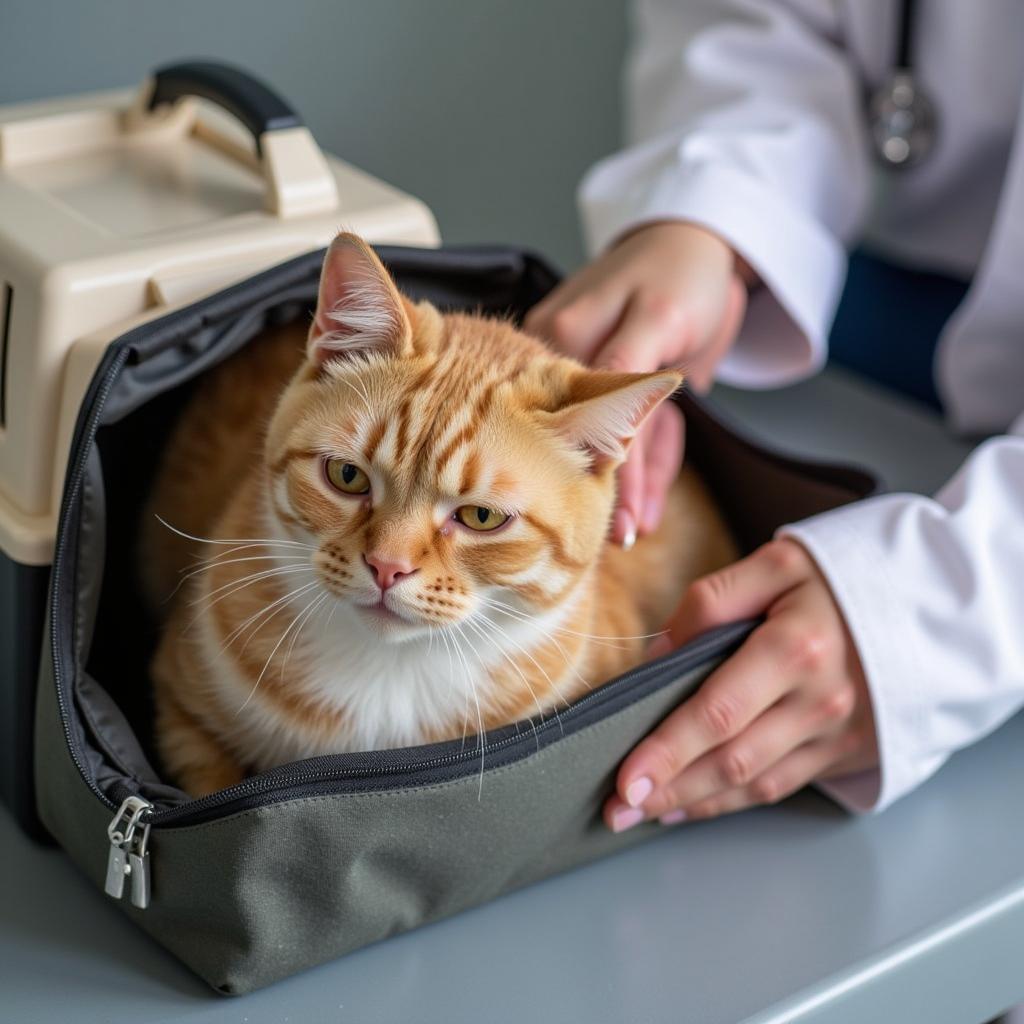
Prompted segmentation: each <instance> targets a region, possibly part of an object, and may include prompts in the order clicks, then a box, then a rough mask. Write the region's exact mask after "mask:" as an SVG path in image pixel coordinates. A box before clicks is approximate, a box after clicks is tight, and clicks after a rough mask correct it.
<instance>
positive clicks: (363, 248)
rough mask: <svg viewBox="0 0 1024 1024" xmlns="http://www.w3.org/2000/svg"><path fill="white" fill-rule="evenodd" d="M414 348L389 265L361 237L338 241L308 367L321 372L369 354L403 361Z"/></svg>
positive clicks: (323, 281)
mask: <svg viewBox="0 0 1024 1024" xmlns="http://www.w3.org/2000/svg"><path fill="white" fill-rule="evenodd" d="M411 348H412V327H411V325H410V323H409V317H408V316H407V315H406V311H405V303H404V302H403V300H402V296H401V295H400V294H399V291H398V288H397V287H396V286H395V282H394V281H393V280H392V277H391V275H390V274H389V273H388V271H387V269H386V268H385V266H384V264H383V263H381V261H380V259H379V258H378V257H377V254H376V253H375V252H374V251H373V249H371V248H370V247H369V246H368V245H367V244H366V242H364V241H363V240H362V239H361V238H360V237H359V236H358V235H353V234H350V233H347V232H346V233H344V234H340V235H338V237H337V238H335V239H334V241H333V242H332V243H331V246H330V248H329V249H328V250H327V255H326V256H325V257H324V266H323V270H322V271H321V274H320V294H319V295H318V297H317V304H316V315H315V316H314V319H313V324H312V326H311V327H310V329H309V340H308V342H307V345H306V354H307V356H308V357H309V361H310V362H311V363H313V365H314V366H317V367H320V366H323V365H324V363H327V362H330V361H332V360H335V359H345V358H348V357H350V356H353V355H357V354H364V353H379V354H380V355H389V356H402V355H406V354H408V352H409V351H410V350H411Z"/></svg>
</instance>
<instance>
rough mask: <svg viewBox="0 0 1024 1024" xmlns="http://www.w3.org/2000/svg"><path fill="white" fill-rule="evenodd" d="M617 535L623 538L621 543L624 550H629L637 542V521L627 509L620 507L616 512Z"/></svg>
mask: <svg viewBox="0 0 1024 1024" xmlns="http://www.w3.org/2000/svg"><path fill="white" fill-rule="evenodd" d="M615 535H616V536H618V537H621V538H622V540H621V541H619V543H620V544H621V545H622V550H623V551H629V550H630V549H631V548H632V547H633V545H634V544H635V543H636V521H635V520H634V519H633V514H632V513H631V512H629V511H628V510H627V509H624V508H620V509H619V511H618V512H616V513H615Z"/></svg>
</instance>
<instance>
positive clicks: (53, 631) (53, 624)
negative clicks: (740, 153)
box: [50, 346, 128, 810]
mask: <svg viewBox="0 0 1024 1024" xmlns="http://www.w3.org/2000/svg"><path fill="white" fill-rule="evenodd" d="M127 359H128V348H127V346H125V347H124V348H122V349H121V350H120V351H119V352H118V353H117V355H116V356H115V357H114V358H113V360H112V362H111V364H110V366H109V367H108V368H107V370H106V372H105V373H104V376H103V380H102V382H101V384H100V386H99V390H98V391H97V392H96V397H95V399H94V400H93V406H92V412H91V413H90V414H89V419H88V420H87V421H86V426H85V429H84V430H83V432H82V435H81V437H80V438H79V442H78V443H79V445H80V447H79V449H78V451H77V453H76V456H77V461H76V462H75V465H74V468H73V470H72V475H71V478H70V480H69V482H68V485H67V490H66V496H65V500H64V505H63V509H62V511H61V516H60V520H59V524H58V528H57V547H56V549H55V551H54V558H53V578H52V579H51V580H50V594H51V597H50V655H51V657H52V658H53V674H54V683H55V684H56V685H55V689H56V691H57V708H58V710H59V711H60V721H61V726H62V727H63V729H64V740H65V742H66V744H67V747H68V751H69V752H70V754H71V760H72V761H73V762H74V764H75V767H76V768H77V769H78V772H79V774H80V775H81V776H82V778H83V779H84V780H85V783H86V785H87V786H88V787H89V789H91V790H92V792H93V793H94V794H95V795H96V796H97V797H99V799H100V800H102V801H103V803H104V804H106V806H107V807H109V808H110V809H111V810H116V809H117V804H115V803H114V801H113V800H111V799H110V798H109V797H108V796H107V795H106V794H105V793H104V792H103V790H101V789H100V788H99V786H97V785H96V782H95V780H94V779H93V778H92V776H91V775H90V773H89V772H87V771H86V768H85V764H84V763H83V761H82V759H81V757H80V756H79V753H78V748H77V746H76V744H75V743H74V739H73V737H72V735H71V716H70V714H69V711H68V705H67V701H66V700H65V699H64V687H63V685H62V681H61V657H60V642H59V638H58V636H57V629H58V615H57V598H58V596H59V594H60V581H61V576H62V575H63V573H62V571H61V570H62V567H63V561H64V549H65V548H66V547H67V536H68V530H67V519H68V517H69V516H70V514H71V507H72V505H73V504H74V501H75V498H76V497H77V496H78V492H79V490H80V488H81V485H82V477H83V475H84V474H85V465H86V461H87V460H88V457H89V444H88V441H89V440H90V439H92V438H93V437H95V434H96V424H97V423H98V421H99V416H100V413H101V412H102V411H103V406H104V405H105V404H106V401H107V398H108V396H109V395H110V389H111V388H112V387H113V386H114V380H115V379H116V377H117V375H118V374H119V373H120V372H121V368H122V367H123V366H124V364H125V362H126V361H127ZM83 440H85V441H86V443H84V444H83V443H82V441H83Z"/></svg>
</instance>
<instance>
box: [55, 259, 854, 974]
mask: <svg viewBox="0 0 1024 1024" xmlns="http://www.w3.org/2000/svg"><path fill="white" fill-rule="evenodd" d="M380 253H381V256H382V258H383V259H384V261H385V263H386V264H387V265H388V266H389V267H390V269H391V271H392V272H393V273H394V275H395V277H396V279H397V281H398V283H399V285H400V286H401V287H402V288H403V289H404V290H405V291H406V292H407V293H408V294H410V295H412V296H414V297H426V298H429V299H431V300H432V301H433V302H435V303H436V304H437V305H439V306H441V307H442V308H448V309H452V308H472V309H482V310H483V311H484V312H489V313H498V314H503V315H504V314H509V313H511V314H512V315H513V316H519V315H521V314H522V313H523V312H524V311H525V310H527V309H528V308H529V307H530V306H531V305H532V304H533V303H534V302H536V301H537V300H538V299H539V298H540V297H541V296H543V295H544V294H545V292H546V291H547V290H548V289H549V288H550V287H551V286H552V284H553V283H554V280H555V278H554V276H553V274H552V273H551V271H550V270H548V269H547V268H546V267H545V266H544V265H543V264H542V263H541V262H540V261H538V260H537V259H535V258H533V257H531V256H529V255H527V254H524V253H522V252H518V251H514V250H502V249H460V250H454V249H453V250H417V249H407V248H398V247H395V248H386V247H385V248H382V249H381V250H380ZM322 257H323V253H322V252H313V253H310V254H309V255H306V256H302V257H300V258H296V259H293V260H291V261H289V262H286V263H284V264H282V265H280V266H278V267H276V268H274V269H272V270H269V271H266V272H264V273H261V274H259V275H257V276H255V277H253V278H251V279H249V280H246V281H244V282H243V283H240V284H237V285H234V286H232V287H230V288H227V289H226V290H224V291H222V292H220V293H218V294H216V295H214V296H212V297H210V298H207V299H204V300H202V301H199V302H197V303H195V304H194V305H192V306H190V307H188V308H185V309H183V310H180V311H178V312H176V313H172V314H169V315H167V316H165V317H163V318H160V319H158V320H155V321H153V322H150V323H148V324H146V325H144V326H142V327H139V328H137V329H136V330H133V331H131V332H129V333H127V334H126V335H124V336H123V337H121V338H119V339H118V340H116V341H115V342H114V343H113V344H111V345H110V347H109V349H108V350H107V352H106V354H105V355H104V357H103V360H102V363H101V365H100V367H99V369H98V370H97V372H96V374H95V377H94V378H93V380H92V383H91V385H90V387H89V389H88V393H87V395H86V397H85V400H84V402H83V403H82V406H81V409H80V412H79V416H78V422H77V425H76V428H75V433H74V439H73V442H72V446H71V455H70V462H69V467H68V472H67V477H66V486H65V491H64V499H63V505H62V511H61V516H60V523H59V529H58V535H57V546H56V552H55V557H54V563H53V572H52V578H51V583H50V590H49V601H48V613H47V614H48V624H47V631H46V643H45V645H44V655H43V659H42V669H41V678H40V696H39V702H38V714H37V733H36V759H35V770H36V784H37V794H38V807H39V813H40V815H41V817H42V820H43V821H44V822H45V824H46V826H47V828H48V829H49V830H50V831H51V832H52V834H53V835H54V836H55V837H56V838H57V840H58V841H59V842H60V843H61V844H62V845H63V846H64V847H66V848H67V850H68V851H69V852H70V854H71V855H72V857H73V858H74V859H75V861H76V862H77V863H78V864H79V866H80V867H81V869H82V870H83V871H84V873H85V875H86V876H87V877H88V878H89V879H90V880H91V881H92V882H93V883H94V884H96V885H98V886H101V887H104V886H105V887H106V889H107V891H108V892H109V893H111V895H112V896H113V897H114V898H116V899H118V901H119V904H120V906H121V907H122V909H123V910H124V912H125V913H127V914H129V915H130V916H131V917H132V918H133V919H134V920H135V921H137V922H138V924H139V925H140V926H141V927H142V928H144V929H145V930H146V931H148V932H149V933H150V934H151V935H152V936H153V937H154V938H156V939H157V940H158V941H159V942H160V943H162V944H163V945H164V946H166V947H167V948H168V949H170V950H171V951H172V952H173V953H174V954H175V955H177V956H178V957H179V958H180V959H182V960H183V961H184V962H185V963H186V964H188V965H189V966H190V967H191V968H192V969H193V970H195V971H196V972H197V973H198V974H200V975H201V976H202V977H203V978H205V979H206V980H207V981H208V982H209V983H210V984H211V985H212V986H214V987H215V988H216V989H218V990H219V991H221V992H226V993H239V992H245V991H247V990H250V989H253V988H255V987H258V986H261V985H265V984H267V983H268V982H271V981H273V980H275V979H277V978H281V977H283V976H285V975H287V974H290V973H292V972H294V971H298V970H300V969H302V968H305V967H308V966H310V965H313V964H316V963H319V962H322V961H324V960H327V959H330V958H333V957H337V956H339V955H341V954H344V953H346V952H348V951H350V950H353V949H355V948H357V947H359V946H362V945H365V944H366V943H370V942H373V941H376V940H378V939H382V938H385V937H386V936H389V935H393V934H396V933H398V932H401V931H404V930H406V929H409V928H413V927H416V926H417V925H420V924H423V923H425V922H429V921H432V920H436V919H438V918H441V917H443V916H446V915H448V914H452V913H454V912H456V911H459V910H462V909H464V908H467V907H470V906H472V905H474V904H478V903H481V902H483V901H486V900H489V899H492V898H494V897H495V896H498V895H499V894H501V893H504V892H507V891H509V890H512V889H515V888H517V887H519V886H523V885H526V884H528V883H530V882H533V881H535V880H538V879H540V878H543V877H545V876H548V875H551V874H553V873H555V872H559V871H563V870H565V869H567V868H570V867H572V866H573V865H576V864H579V863H581V862H584V861H588V860H591V859H593V858H596V857H600V856H603V855H605V854H609V853H612V852H614V851H617V850H621V849H622V848H623V847H625V846H627V845H629V844H632V843H635V842H638V841H641V840H643V839H644V838H646V837H648V836H650V835H652V834H654V829H655V828H656V827H655V826H640V827H638V828H636V829H634V830H632V831H630V832H627V833H625V834H623V835H613V834H612V833H611V832H609V831H608V829H606V828H605V826H604V825H603V824H602V823H601V821H600V817H599V810H600V806H601V803H602V801H603V800H604V798H605V797H606V796H607V795H608V793H609V791H610V787H611V785H612V780H613V776H614V772H615V769H616V766H617V765H618V763H619V762H620V761H621V759H622V757H623V756H624V755H625V754H626V753H627V752H628V751H629V749H630V748H631V747H632V746H633V745H634V744H635V743H636V742H637V741H638V740H639V739H640V738H641V737H642V736H643V735H644V734H645V733H646V732H648V731H649V730H650V729H651V728H652V726H654V725H655V724H656V723H657V722H658V721H659V720H660V719H661V718H662V717H663V716H664V715H665V714H666V713H667V712H668V711H670V709H672V708H673V707H674V706H675V705H676V704H678V703H679V701H680V700H681V699H683V698H684V697H685V696H686V695H687V694H689V693H691V692H692V691H693V690H694V689H695V688H696V687H697V686H698V685H699V684H700V682H701V681H702V680H703V679H704V678H705V677H706V676H707V675H708V673H709V672H711V671H712V670H713V669H714V667H715V666H716V665H717V664H718V663H719V662H720V661H721V659H722V658H724V657H725V656H727V655H728V654H729V653H730V652H731V651H732V650H734V649H735V647H736V646H737V645H738V644H739V643H741V642H742V640H743V638H744V637H745V636H746V635H747V633H748V632H749V630H750V629H751V628H752V624H751V623H738V624H736V625H733V626H729V627H727V628H723V629H719V630H716V631H714V632H713V633H710V634H708V635H705V636H702V637H700V638H698V639H696V640H694V641H693V642H692V643H690V644H688V645H687V646H686V647H684V648H682V649H681V650H678V651H676V652H674V653H672V654H670V655H668V656H666V657H664V658H662V659H660V660H659V661H657V662H655V663H652V664H648V665H645V666H643V667H641V668H638V669H636V670H635V671H632V672H630V673H628V674H626V675H624V676H622V677H620V678H618V679H615V680H612V681H611V682H608V683H606V684H605V685H603V686H601V687H599V688H597V689H595V690H594V691H592V692H591V693H589V694H588V695H586V696H585V697H583V698H581V699H580V700H578V701H577V702H576V703H575V704H573V705H572V706H571V707H570V708H568V709H565V710H563V711H561V713H560V714H559V715H558V716H551V717H548V718H545V719H544V720H543V721H533V722H526V723H519V724H518V725H513V726H509V727H507V728H504V729H501V730H498V731H495V732H492V733H489V734H488V735H487V737H486V741H485V742H484V743H482V744H478V742H477V739H476V738H473V737H471V738H469V739H467V740H466V741H465V742H459V741H455V742H446V743H437V744H432V745H429V746H422V747H416V748H411V749H400V750H381V751H368V752H365V753H352V754H340V755H336V756H330V757H320V758H315V759H312V760H308V761H302V762H298V763H295V764H289V765H285V766H282V767H280V768H277V769H275V770H273V771H269V772H265V773H263V774H261V775H257V776H254V777H251V778H248V779H247V780H245V781H244V782H242V783H241V784H240V785H237V786H234V787H232V788H230V789H227V790H224V791H222V792H219V793H215V794H213V795H210V796H207V797H203V798H202V799H198V800H193V799H189V798H187V797H186V796H185V794H183V793H182V792H180V791H179V790H177V789H176V788H175V787H174V786H173V785H169V784H168V783H167V782H165V781H163V780H162V779H161V778H160V775H159V772H158V771H157V770H156V769H155V767H154V763H155V762H154V761H153V759H152V758H151V757H150V756H149V753H148V752H149V750H150V746H151V736H150V734H149V731H150V725H149V723H150V721H151V710H150V704H149V682H148V679H147V660H148V657H149V655H150V653H151V651H152V648H153V643H154V624H153V623H152V622H150V621H148V619H147V617H146V613H145V612H144V610H143V603H142V601H141V600H140V596H139V588H138V581H137V572H136V566H135V557H136V555H135V552H136V545H135V541H136V536H137V531H138V527H139V516H140V509H141V507H142V503H143V500H144V497H145V494H146V490H147V487H148V486H149V483H150V480H151V478H152V473H153V470H154V469H155V467H156V464H157V461H158V459H159V454H160V450H161V445H162V444H163V443H164V441H165V439H166V438H167V436H168V433H169V430H170V428H171V426H172V425H173V423H174V419H175V415H176V414H177V412H178V411H179V410H180V409H181V407H182V403H183V401H184V400H185V398H186V397H187V395H188V392H189V389H190V387H191V385H192V383H193V382H194V381H195V379H196V378H197V376H198V375H200V374H202V373H203V372H204V371H206V370H207V369H209V368H210V367H211V366H213V365H215V364H216V363H217V362H219V361H220V360H223V359H224V358H225V357H227V356H228V355H230V354H231V353H232V352H234V351H236V350H237V349H239V348H240V347H241V346H243V345H245V344H246V343H247V342H249V341H250V339H252V338H254V337H255V336H256V335H257V334H258V333H259V332H260V331H261V329H263V328H264V327H265V326H267V325H269V324H277V323H281V322H283V321H288V320H291V319H293V318H296V317H308V315H309V311H310V309H311V307H312V304H313V302H314V300H315V295H316V286H317V280H318V275H319V271H320V265H321V261H322ZM682 404H683V406H684V410H685V412H686V416H687V422H688V434H687V436H688V440H687V451H688V456H687V457H688V458H690V459H692V460H693V461H694V462H695V463H696V464H697V466H698V468H699V469H700V471H701V472H702V473H703V475H704V477H705V478H706V480H707V481H708V482H709V484H710V486H711V487H712V489H713V491H714V493H715V495H716V497H717V499H718V501H719V502H720V504H721V506H722V508H723V509H724V510H725V512H726V514H727V516H728V518H729V520H730V522H731V525H732V528H733V530H734V532H735V534H736V536H737V538H738V539H739V540H740V543H741V545H742V546H743V547H744V548H746V549H751V548H753V547H754V546H756V545H757V544H759V543H761V542H763V541H765V540H766V539H768V538H769V537H770V536H771V535H772V532H773V531H774V530H775V529H776V528H777V527H778V526H779V525H780V524H782V523H785V522H788V521H792V520H795V519H799V518H801V517H804V516H807V515H809V514H812V513H815V512H818V511H821V510H823V509H826V508H829V507H831V506H835V505H838V504H841V503H843V502H846V501H849V500H851V499H855V498H858V497H862V496H863V495H865V494H866V493H868V492H869V491H870V490H871V489H872V488H873V482H872V481H871V479H870V478H869V477H867V476H866V475H865V474H863V473H861V472H859V471H857V470H853V469H850V468H843V467H836V466H826V465H818V464H812V463H808V462H802V461H797V460H793V459H789V458H785V457H782V456H780V455H778V454H774V453H771V452H768V451H766V450H764V449H762V448H760V447H758V446H757V445H756V444H753V443H751V442H750V441H749V440H746V439H744V438H743V437H741V436H740V435H739V434H738V433H736V432H735V431H733V430H731V429H730V428H728V427H727V426H725V425H724V424H723V423H722V422H721V421H720V420H719V419H718V418H716V416H714V415H713V414H712V413H711V411H710V410H709V409H708V408H706V407H704V406H703V405H701V404H698V403H697V402H695V401H693V400H691V399H689V398H685V397H684V398H683V399H682ZM126 869H128V870H127V871H126Z"/></svg>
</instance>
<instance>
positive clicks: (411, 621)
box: [266, 236, 681, 641]
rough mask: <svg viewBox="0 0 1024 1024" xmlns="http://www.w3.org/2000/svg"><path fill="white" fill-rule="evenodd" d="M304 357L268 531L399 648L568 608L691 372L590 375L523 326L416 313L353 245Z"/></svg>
mask: <svg viewBox="0 0 1024 1024" xmlns="http://www.w3.org/2000/svg"><path fill="white" fill-rule="evenodd" d="M307 356H308V358H307V361H306V364H305V365H304V367H303V368H302V370H301V371H300V373H299V374H298V376H297V377H296V379H295V380H294V381H293V382H292V383H291V385H290V386H289V388H288V389H287V391H286V392H285V394H284V395H283V397H282V400H281V402H280V404H279V406H278V409H277V412H276V414H275V416H274V419H273V421H272V423H271V426H270V430H269V432H268V438H267V445H266V467H267V473H268V496H269V502H268V504H269V509H268V514H269V515H270V517H271V518H272V520H273V521H272V523H271V525H272V526H273V527H275V528H276V531H277V532H278V533H279V534H280V535H281V536H283V537H287V538H290V539H294V540H300V541H303V542H305V543H310V544H314V545H315V546H316V554H315V556H314V559H313V562H314V566H315V569H316V572H317V573H318V576H319V581H320V584H321V585H322V586H323V587H324V588H325V589H326V590H328V591H329V592H330V593H331V594H332V595H334V596H335V597H336V598H337V599H338V600H339V601H341V602H343V603H345V604H347V605H349V606H351V607H352V608H353V609H355V613H356V614H357V615H358V616H359V617H360V619H361V620H362V621H363V622H364V623H365V626H366V628H367V629H371V630H374V631H376V632H378V633H379V634H380V635H381V637H382V638H384V639H387V640H390V641H404V640H409V639H412V638H414V637H417V636H429V635H430V632H431V630H433V629H441V630H447V629H452V630H460V629H466V630H468V631H470V632H472V631H473V630H475V629H476V630H478V629H479V628H480V625H479V624H480V622H481V621H482V618H483V616H481V615H480V613H481V612H482V611H485V610H487V609H488V608H490V609H498V608H504V609H511V611H510V612H509V614H518V615H521V616H536V615H543V614H544V613H545V612H547V611H549V610H551V609H554V608H557V607H559V606H560V605H564V604H565V603H566V602H568V601H570V600H571V599H572V595H573V593H574V592H575V590H576V588H577V586H578V584H579V583H580V582H581V581H582V579H583V578H584V577H585V576H586V575H587V574H588V572H589V571H590V570H591V569H592V567H593V566H594V565H595V563H596V560H597V559H598V558H599V556H600V552H601V549H602V547H603V545H604V543H605V538H606V534H607V530H608V522H609V517H610V514H611V509H612V504H613V500H614V470H615V467H616V466H617V465H618V464H619V462H621V460H622V458H623V457H624V455H625V451H626V448H627V446H628V444H629V441H630V439H631V438H632V436H633V434H634V433H635V431H636V429H637V428H638V426H639V425H640V423H641V422H642V421H643V419H644V418H645V417H646V416H647V415H648V414H649V413H650V412H651V411H652V410H653V409H654V407H655V406H656V405H657V404H658V403H659V402H660V401H662V400H663V399H664V398H665V397H667V396H668V395H669V394H671V392H672V391H674V390H675V388H676V387H677V386H678V385H679V383H680V379H681V378H680V377H679V375H678V374H676V373H673V372H663V373H656V374H617V373H609V372H595V371H588V370H585V369H583V368H582V367H581V366H579V365H578V364H576V363H575V362H573V361H571V360H568V359H563V358H560V357H556V356H554V355H553V354H552V353H551V352H550V351H549V350H547V349H546V348H545V347H544V346H543V345H541V344H540V343H539V342H537V341H536V340H534V339H532V338H530V337H528V336H526V335H524V334H522V333H521V332H519V331H518V330H516V329H515V328H514V327H513V326H512V325H511V324H508V323H505V322H501V321H495V320H488V319H485V318H482V317H476V316H466V315H442V314H440V313H439V312H438V311H437V310H436V309H434V308H433V307H432V306H430V305H428V304H426V303H421V304H419V305H413V304H412V303H410V302H409V301H408V300H406V299H404V298H403V297H402V296H400V295H399V293H398V292H397V290H396V288H395V286H394V283H393V282H392V281H391V279H390V277H389V275H388V274H387V271H386V270H385V269H384V267H383V266H382V265H381V264H380V262H379V261H378V260H377V258H376V256H375V255H374V253H373V252H372V250H370V249H369V248H368V247H367V246H366V245H365V244H364V243H362V242H361V241H360V240H359V239H356V238H354V237H353V236H339V238H338V239H337V240H336V241H335V243H334V245H333V246H332V247H331V250H330V251H329V253H328V257H327V260H326V262H325V267H324V274H323V278H322V281H321V290H320V298H319V302H318V309H317V313H316V317H315V320H314V323H313V326H312V328H311V330H310V338H309V345H308V351H307Z"/></svg>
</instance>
